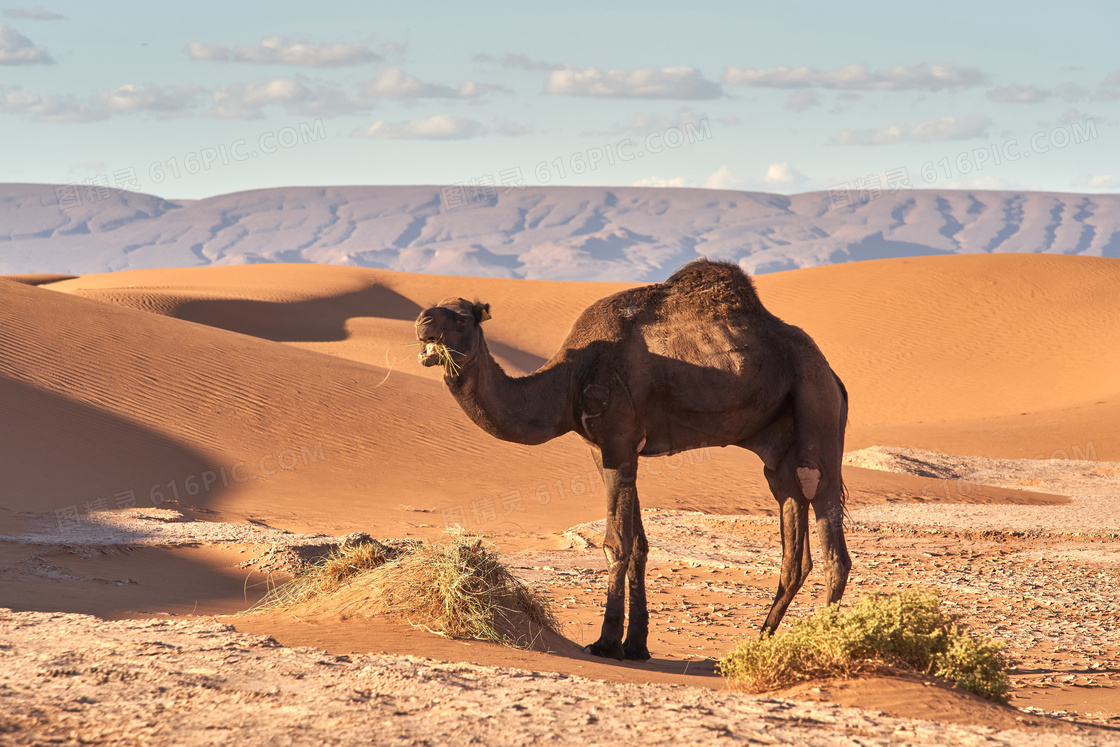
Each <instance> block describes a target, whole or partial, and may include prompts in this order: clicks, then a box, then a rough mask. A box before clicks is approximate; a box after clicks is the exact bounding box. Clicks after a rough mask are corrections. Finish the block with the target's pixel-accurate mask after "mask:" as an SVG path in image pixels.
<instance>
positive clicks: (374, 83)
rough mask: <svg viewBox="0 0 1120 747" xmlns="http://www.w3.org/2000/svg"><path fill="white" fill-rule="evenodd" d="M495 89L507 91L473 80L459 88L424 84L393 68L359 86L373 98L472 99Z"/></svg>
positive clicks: (381, 71)
mask: <svg viewBox="0 0 1120 747" xmlns="http://www.w3.org/2000/svg"><path fill="white" fill-rule="evenodd" d="M498 90H502V91H504V90H507V89H504V88H502V87H501V86H493V85H489V84H487V83H475V82H474V81H472V80H468V81H467V82H466V83H463V84H462V85H461V86H459V87H458V88H451V87H450V86H444V85H441V84H439V83H424V82H423V81H421V80H420V79H419V78H417V77H416V76H414V75H409V74H408V73H406V72H404V71H403V70H401V69H399V68H395V67H386V68H384V69H382V70H379V71H378V72H377V75H376V77H374V78H373V79H372V80H368V81H366V82H365V83H363V84H362V92H363V93H364V94H365V95H366V96H369V97H370V98H374V99H405V100H408V99H473V98H477V97H478V96H481V95H484V94H486V93H490V92H492V91H498Z"/></svg>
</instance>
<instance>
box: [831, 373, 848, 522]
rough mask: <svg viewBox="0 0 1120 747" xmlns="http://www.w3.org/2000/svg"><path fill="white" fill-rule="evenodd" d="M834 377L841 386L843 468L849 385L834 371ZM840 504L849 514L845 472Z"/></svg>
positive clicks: (841, 486) (842, 478)
mask: <svg viewBox="0 0 1120 747" xmlns="http://www.w3.org/2000/svg"><path fill="white" fill-rule="evenodd" d="M832 377H833V378H834V379H836V386H838V387H840V465H841V469H843V464H844V431H845V430H847V428H848V387H846V386H844V382H843V381H841V380H840V377H839V376H837V375H836V372H835V371H833V372H832ZM840 505H842V506H843V507H844V516H846V517H848V518H851V517H849V516H848V486H847V485H845V484H844V477H843V472H841V477H840Z"/></svg>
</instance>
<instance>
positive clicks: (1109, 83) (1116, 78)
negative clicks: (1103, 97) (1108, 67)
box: [1101, 68, 1120, 88]
mask: <svg viewBox="0 0 1120 747" xmlns="http://www.w3.org/2000/svg"><path fill="white" fill-rule="evenodd" d="M1101 85H1102V86H1106V87H1110V88H1114V87H1120V68H1118V69H1116V70H1113V71H1112V72H1111V73H1109V74H1108V75H1107V76H1105V79H1104V80H1102V81H1101Z"/></svg>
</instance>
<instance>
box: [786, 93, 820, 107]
mask: <svg viewBox="0 0 1120 747" xmlns="http://www.w3.org/2000/svg"><path fill="white" fill-rule="evenodd" d="M820 105H821V97H820V96H819V95H818V94H817V92H816V91H814V90H812V89H808V88H803V89H802V90H800V91H794V92H793V93H791V94H790V95H789V101H787V102H786V108H787V109H789V110H791V111H795V112H803V111H805V110H806V109H812V108H813V107H814V106H820Z"/></svg>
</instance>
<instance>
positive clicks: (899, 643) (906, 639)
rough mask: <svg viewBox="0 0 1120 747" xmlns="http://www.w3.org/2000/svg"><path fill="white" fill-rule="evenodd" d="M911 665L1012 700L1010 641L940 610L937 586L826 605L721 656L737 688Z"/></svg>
mask: <svg viewBox="0 0 1120 747" xmlns="http://www.w3.org/2000/svg"><path fill="white" fill-rule="evenodd" d="M893 669H907V670H913V671H917V672H922V673H925V674H931V675H933V676H935V677H943V678H945V679H947V680H951V681H953V682H955V683H956V684H957V685H958V686H960V687H961V688H963V689H965V690H968V691H969V692H972V693H975V694H977V695H979V696H981V697H983V698H987V699H989V700H995V701H999V702H1003V701H1006V699H1007V697H1006V692H1007V687H1008V681H1007V661H1006V658H1005V656H1004V654H1003V644H1002V643H1000V642H999V641H996V640H994V639H991V638H981V639H976V638H973V637H972V636H970V635H969V634H968V632H967V631H966V630H964V628H962V627H961V626H960V625H959V624H958V622H957V619H956V618H955V617H954V616H951V615H947V614H945V613H943V612H942V611H941V600H940V599H939V598H938V596H937V594H936V593H934V592H932V591H908V592H903V593H901V594H895V595H890V596H888V595H880V594H877V595H873V596H870V597H866V598H864V599H863V600H862V601H860V602H859V603H858V604H855V605H853V606H852V607H850V608H848V609H846V610H844V611H841V610H840V607H839V605H831V606H829V607H826V608H825V609H822V610H820V611H818V612H816V613H814V614H813V615H811V616H810V617H808V618H806V619H805V620H804V621H803V622H801V623H800V624H798V625H796V626H795V627H793V628H792V629H791V630H790V631H789V632H788V633H785V634H783V635H776V636H773V635H764V636H763V637H761V638H758V639H754V640H746V641H743V642H742V643H740V644H739V645H738V646H737V647H736V648H735V650H733V651H732V652H731V653H729V654H727V656H725V657H723V658H722V659H720V662H719V672H720V674H722V675H723V676H724V677H725V678H726V679H727V680H728V683H729V684H730V685H731V687H733V688H736V689H741V690H746V691H748V692H762V691H765V690H773V689H775V688H779V687H784V686H786V685H792V684H794V683H796V682H802V681H804V680H809V679H814V678H818V677H837V676H839V677H846V676H851V675H853V674H857V673H863V672H873V671H890V670H893Z"/></svg>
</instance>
